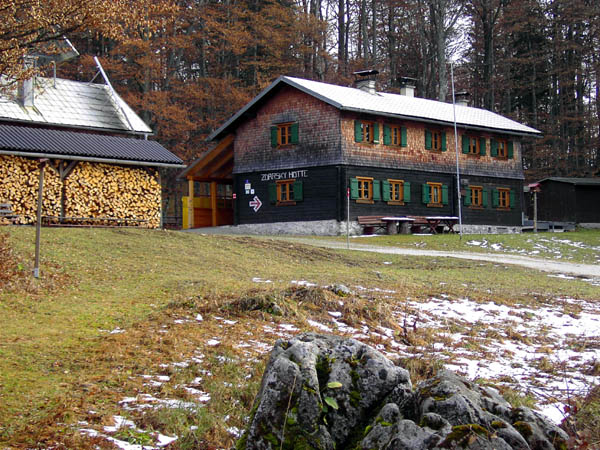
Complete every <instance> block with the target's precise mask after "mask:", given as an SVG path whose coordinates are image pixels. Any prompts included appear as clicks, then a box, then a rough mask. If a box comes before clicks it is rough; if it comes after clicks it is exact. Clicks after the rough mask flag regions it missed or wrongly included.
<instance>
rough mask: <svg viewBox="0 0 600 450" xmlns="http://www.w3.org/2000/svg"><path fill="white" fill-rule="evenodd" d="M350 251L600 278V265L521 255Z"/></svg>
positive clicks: (367, 248)
mask: <svg viewBox="0 0 600 450" xmlns="http://www.w3.org/2000/svg"><path fill="white" fill-rule="evenodd" d="M293 241H294V242H299V243H302V244H308V245H315V246H318V247H326V248H335V249H347V246H346V244H345V243H341V242H335V241H323V240H316V239H302V238H293ZM350 250H355V251H361V252H374V253H385V254H391V255H408V256H433V257H445V258H460V259H470V260H475V261H489V262H495V263H501V264H514V265H517V266H522V267H528V268H530V269H537V270H541V271H544V272H553V273H562V274H570V275H576V276H582V277H600V265H593V264H578V263H569V262H563V261H550V260H542V259H536V258H529V257H527V256H519V255H498V254H486V253H469V252H443V251H438V250H420V249H412V248H400V247H377V246H374V245H365V244H355V243H352V242H351V243H350Z"/></svg>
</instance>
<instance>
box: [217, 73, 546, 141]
mask: <svg viewBox="0 0 600 450" xmlns="http://www.w3.org/2000/svg"><path fill="white" fill-rule="evenodd" d="M281 83H285V84H288V85H290V86H293V87H295V88H297V89H299V90H301V91H303V92H305V93H307V94H309V95H312V96H313V97H316V98H318V99H320V100H322V101H324V102H326V103H328V104H330V105H332V106H334V107H336V108H338V109H341V110H345V111H354V112H361V113H368V114H376V115H384V116H389V117H398V118H402V119H410V120H416V121H421V122H434V123H443V124H453V123H454V111H453V105H452V103H444V102H440V101H436V100H429V99H425V98H418V97H408V96H406V95H400V94H389V93H385V92H377V93H375V94H370V93H368V92H365V91H362V90H360V89H357V88H353V87H345V86H337V85H334V84H328V83H321V82H319V81H311V80H305V79H302V78H294V77H286V76H282V77H279V78H278V79H277V80H275V81H274V82H273V83H272V84H271V85H270V86H269V87H267V88H266V89H264V90H263V91H262V92H261V93H260V94H259V95H258V96H256V97H255V98H254V99H253V100H252V101H251V102H250V103H248V104H247V105H246V106H244V107H243V108H242V109H241V110H240V111H238V112H237V113H236V114H235V115H234V116H233V117H232V118H231V119H229V120H228V121H227V122H226V123H225V124H223V125H222V126H221V127H220V128H219V129H217V130H216V131H215V132H214V133H213V134H211V135H210V136H209V138H208V139H214V138H216V137H217V136H219V135H220V134H221V133H222V132H223V131H224V130H225V129H227V128H229V126H230V125H232V124H233V123H234V122H236V121H237V120H238V119H239V118H240V117H242V115H243V114H244V113H245V112H246V111H247V110H248V109H250V108H251V107H253V106H254V105H255V104H256V103H258V102H259V101H260V100H261V99H262V98H263V97H264V96H265V95H266V94H268V93H269V92H270V91H271V90H272V89H273V88H275V87H276V86H277V85H279V84H281ZM456 123H457V125H458V126H460V127H462V128H474V129H484V130H490V131H499V132H505V133H509V134H517V135H534V136H535V135H540V134H541V133H540V131H538V130H536V129H534V128H531V127H528V126H526V125H523V124H520V123H519V122H516V121H514V120H511V119H509V118H507V117H504V116H501V115H500V114H496V113H493V112H491V111H487V110H485V109H480V108H473V107H470V106H462V105H456Z"/></svg>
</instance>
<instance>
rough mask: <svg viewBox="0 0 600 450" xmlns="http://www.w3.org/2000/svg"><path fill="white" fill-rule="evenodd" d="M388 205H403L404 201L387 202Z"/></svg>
mask: <svg viewBox="0 0 600 450" xmlns="http://www.w3.org/2000/svg"><path fill="white" fill-rule="evenodd" d="M387 204H388V205H396V206H404V202H387Z"/></svg>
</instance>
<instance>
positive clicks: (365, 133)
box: [354, 120, 379, 144]
mask: <svg viewBox="0 0 600 450" xmlns="http://www.w3.org/2000/svg"><path fill="white" fill-rule="evenodd" d="M354 141H355V142H364V143H367V144H378V143H379V124H378V123H376V122H371V121H368V120H355V121H354Z"/></svg>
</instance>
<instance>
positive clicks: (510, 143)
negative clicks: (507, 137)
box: [506, 141, 514, 159]
mask: <svg viewBox="0 0 600 450" xmlns="http://www.w3.org/2000/svg"><path fill="white" fill-rule="evenodd" d="M506 146H507V147H508V159H512V158H513V153H514V145H513V141H508V143H507V144H506Z"/></svg>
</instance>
